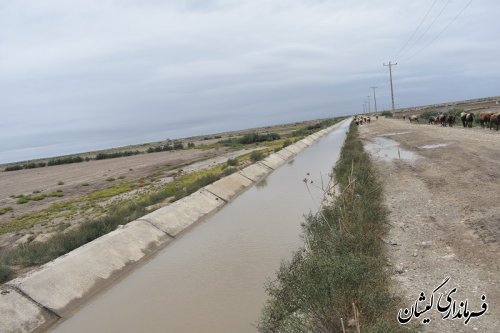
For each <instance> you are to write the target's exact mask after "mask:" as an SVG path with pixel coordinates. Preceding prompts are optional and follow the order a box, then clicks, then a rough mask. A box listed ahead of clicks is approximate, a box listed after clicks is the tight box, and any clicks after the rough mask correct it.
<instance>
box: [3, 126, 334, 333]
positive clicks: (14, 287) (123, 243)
mask: <svg viewBox="0 0 500 333" xmlns="http://www.w3.org/2000/svg"><path fill="white" fill-rule="evenodd" d="M339 125H340V124H336V125H334V126H331V127H329V128H327V129H324V130H321V131H319V132H316V133H314V134H312V135H310V136H308V137H306V138H304V139H302V140H300V141H298V142H296V143H294V144H292V145H290V146H288V147H286V148H283V149H282V150H280V151H278V152H276V153H274V154H271V155H269V156H267V157H266V158H265V159H263V160H262V161H259V162H257V163H255V164H253V165H250V166H248V167H246V168H244V169H242V170H240V171H238V172H236V173H233V174H231V175H229V176H227V177H224V178H222V179H220V180H218V181H216V182H214V183H212V184H210V185H207V186H205V187H204V188H202V189H200V190H198V191H196V192H195V193H193V194H191V195H189V196H187V197H184V198H182V199H180V200H178V201H176V202H174V203H172V204H170V205H168V206H166V207H163V208H161V209H158V210H156V211H154V212H152V213H150V214H147V215H145V216H143V217H141V218H139V219H138V220H136V221H133V222H130V223H128V224H126V225H124V226H121V227H119V228H117V229H116V230H114V231H113V232H111V233H109V234H107V235H104V236H102V237H99V238H98V239H95V240H94V241H92V242H90V243H88V244H86V245H84V246H82V247H80V248H78V249H75V250H74V251H72V252H70V253H68V254H66V255H64V256H61V257H59V258H57V259H55V260H53V261H51V262H49V263H47V264H45V265H43V266H41V267H40V268H38V269H36V270H33V271H31V272H29V273H27V274H26V275H24V276H22V277H19V278H16V279H14V280H12V281H9V282H8V283H6V284H5V285H4V286H3V287H2V289H1V290H0V332H5V333H7V332H9V333H10V332H37V331H42V330H45V329H46V328H47V327H49V326H50V325H52V324H54V323H55V322H56V321H57V320H59V319H60V318H66V317H68V316H69V315H70V314H71V312H72V311H74V310H75V309H76V308H77V307H78V306H80V305H81V304H83V303H84V302H86V301H87V300H89V299H90V298H91V297H92V296H93V295H94V294H95V293H97V292H98V291H99V290H101V289H102V288H104V287H105V286H109V285H110V284H111V283H113V281H115V280H116V279H117V278H118V277H120V276H123V275H124V274H125V273H126V272H127V271H128V270H130V269H131V268H132V267H134V266H135V265H136V264H137V263H139V262H140V261H143V260H144V259H146V258H147V257H148V256H149V255H151V254H153V253H155V252H157V251H159V250H160V249H162V248H163V247H165V246H166V245H167V244H168V243H169V242H171V241H172V240H173V239H175V238H176V237H177V236H178V235H180V234H181V233H182V232H184V231H186V230H188V229H189V228H190V227H192V226H193V225H195V224H196V223H197V222H199V221H201V220H202V219H204V218H206V217H207V216H209V215H210V214H213V213H215V212H217V211H218V210H219V209H220V208H222V207H223V206H224V205H225V204H227V203H228V202H229V201H231V200H232V199H233V198H234V197H236V196H237V195H238V194H240V193H241V192H242V191H244V190H245V189H247V188H248V187H249V186H251V185H252V184H254V183H256V182H258V181H259V180H261V179H262V178H264V177H266V176H267V175H268V174H270V173H271V172H272V171H273V170H275V169H277V168H279V167H280V166H281V165H283V164H285V163H286V162H287V161H288V160H289V159H291V158H293V157H294V156H295V155H297V154H298V153H300V152H301V151H302V150H304V149H305V148H307V147H308V146H310V145H312V144H313V143H314V142H315V141H317V140H319V139H320V138H321V137H322V136H323V135H325V134H327V133H328V132H330V131H331V130H333V129H334V128H336V127H338V126H339Z"/></svg>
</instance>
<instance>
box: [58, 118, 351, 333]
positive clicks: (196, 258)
mask: <svg viewBox="0 0 500 333" xmlns="http://www.w3.org/2000/svg"><path fill="white" fill-rule="evenodd" d="M348 125H349V124H348V122H345V123H343V124H341V125H340V126H339V127H338V128H336V129H335V130H334V131H332V132H331V133H329V134H328V135H326V136H325V137H323V138H322V139H321V140H320V141H319V142H317V143H315V144H313V145H312V146H311V147H309V148H307V149H306V150H304V151H303V152H302V153H300V154H299V155H298V156H296V157H295V158H294V160H293V162H289V163H287V164H285V165H284V166H282V167H280V168H279V169H278V170H276V171H274V172H273V173H272V174H271V175H269V176H268V177H267V178H266V179H265V180H263V181H261V183H260V184H258V186H252V187H251V188H250V189H248V190H247V191H245V192H244V193H242V194H241V195H240V196H238V197H237V198H236V199H235V200H234V201H233V202H231V203H230V204H228V205H227V206H225V207H224V208H222V210H221V211H219V212H218V213H217V214H215V215H213V216H211V217H209V218H208V219H206V220H205V221H204V222H202V223H200V224H199V225H197V226H196V227H194V228H193V229H191V230H190V231H189V232H187V233H185V234H184V235H183V236H182V237H180V238H178V239H176V240H175V241H173V242H172V243H171V244H169V245H168V246H167V247H166V248H165V249H163V250H162V251H161V252H160V253H158V254H157V255H156V256H155V257H154V258H152V259H151V260H150V261H148V262H147V263H145V264H144V265H142V266H141V267H140V268H139V269H136V270H134V271H133V272H132V273H130V274H129V275H128V276H126V277H125V278H124V279H122V280H121V281H119V282H118V283H117V284H115V285H114V286H112V287H111V288H108V289H107V290H105V291H103V292H102V293H100V294H99V295H97V296H96V297H95V298H93V299H92V300H91V301H90V302H88V303H87V304H86V305H85V306H83V307H82V308H80V309H79V310H78V311H77V312H76V313H74V314H73V316H72V317H70V318H68V319H67V320H65V321H62V322H61V323H60V324H59V325H58V326H56V327H54V328H53V329H52V332H162V333H163V332H217V333H220V332H241V333H245V332H256V331H257V330H256V328H255V323H256V322H257V320H258V319H259V316H260V312H261V309H262V307H263V305H264V303H265V301H266V299H267V295H266V293H265V288H264V286H265V283H266V281H269V280H270V279H271V278H273V277H274V275H275V272H276V270H277V269H278V268H279V265H280V262H281V261H282V260H283V259H286V258H291V255H292V253H293V251H294V250H296V249H298V248H299V247H300V246H302V240H301V238H300V233H301V227H300V224H301V223H302V222H304V215H305V214H308V213H309V212H315V211H316V210H317V208H318V205H319V203H320V201H321V200H322V196H323V193H322V191H321V190H320V189H319V188H316V186H319V187H321V183H322V181H323V183H324V184H325V186H326V184H327V183H328V174H329V173H331V171H332V167H333V166H334V165H335V162H336V161H337V158H338V156H339V152H340V148H341V146H342V143H343V142H344V139H345V133H346V131H348ZM307 173H309V176H308V175H307ZM305 177H308V178H310V179H311V180H313V184H312V185H310V186H309V189H310V191H309V190H308V189H307V188H306V186H305V184H304V182H303V179H304V178H305Z"/></svg>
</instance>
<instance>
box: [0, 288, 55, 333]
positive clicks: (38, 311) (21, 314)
mask: <svg viewBox="0 0 500 333" xmlns="http://www.w3.org/2000/svg"><path fill="white" fill-rule="evenodd" d="M56 320H57V316H55V315H53V314H50V313H49V312H48V311H46V310H45V309H43V308H41V307H39V306H38V305H36V304H35V303H34V302H32V301H31V300H30V299H28V298H27V297H24V296H23V295H21V294H20V293H19V292H17V291H16V290H14V289H2V290H1V292H0V332H2V333H14V332H16V333H18V332H20V333H27V332H33V331H35V330H38V331H40V330H42V329H43V328H46V327H48V326H49V325H51V324H52V323H54V322H55V321H56Z"/></svg>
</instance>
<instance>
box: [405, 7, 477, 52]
mask: <svg viewBox="0 0 500 333" xmlns="http://www.w3.org/2000/svg"><path fill="white" fill-rule="evenodd" d="M473 1H474V0H469V2H467V3H466V4H465V6H464V7H463V8H462V9H461V10H460V12H458V14H457V15H456V16H455V17H454V18H453V19H452V20H451V21H450V22H449V23H448V24H447V25H446V26H445V27H444V28H443V30H441V31H440V32H439V33H438V34H437V35H436V36H435V37H434V38H433V39H432V40H431V41H430V42H429V43H428V44H427V45H424V47H422V48H420V49H419V50H418V51H417V52H415V53H413V54H412V55H411V56H409V57H408V58H406V61H409V60H411V59H413V58H414V57H415V56H416V55H418V54H419V53H420V52H422V51H423V50H425V49H426V48H428V47H429V46H431V45H432V43H434V42H435V41H436V40H437V39H438V38H439V37H441V35H442V34H444V33H445V32H446V30H448V28H449V27H450V26H451V25H452V24H453V23H454V22H455V21H456V20H457V19H458V18H459V17H460V15H462V13H463V12H464V11H465V10H466V9H467V8H468V7H469V6H470V5H471V3H472V2H473Z"/></svg>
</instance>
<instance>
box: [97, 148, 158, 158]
mask: <svg viewBox="0 0 500 333" xmlns="http://www.w3.org/2000/svg"><path fill="white" fill-rule="evenodd" d="M148 150H149V149H148ZM148 152H149V151H148ZM139 154H142V152H140V151H139V150H126V151H118V152H114V153H98V154H97V155H96V156H95V159H96V160H106V159H110V158H118V157H125V156H132V155H139Z"/></svg>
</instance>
